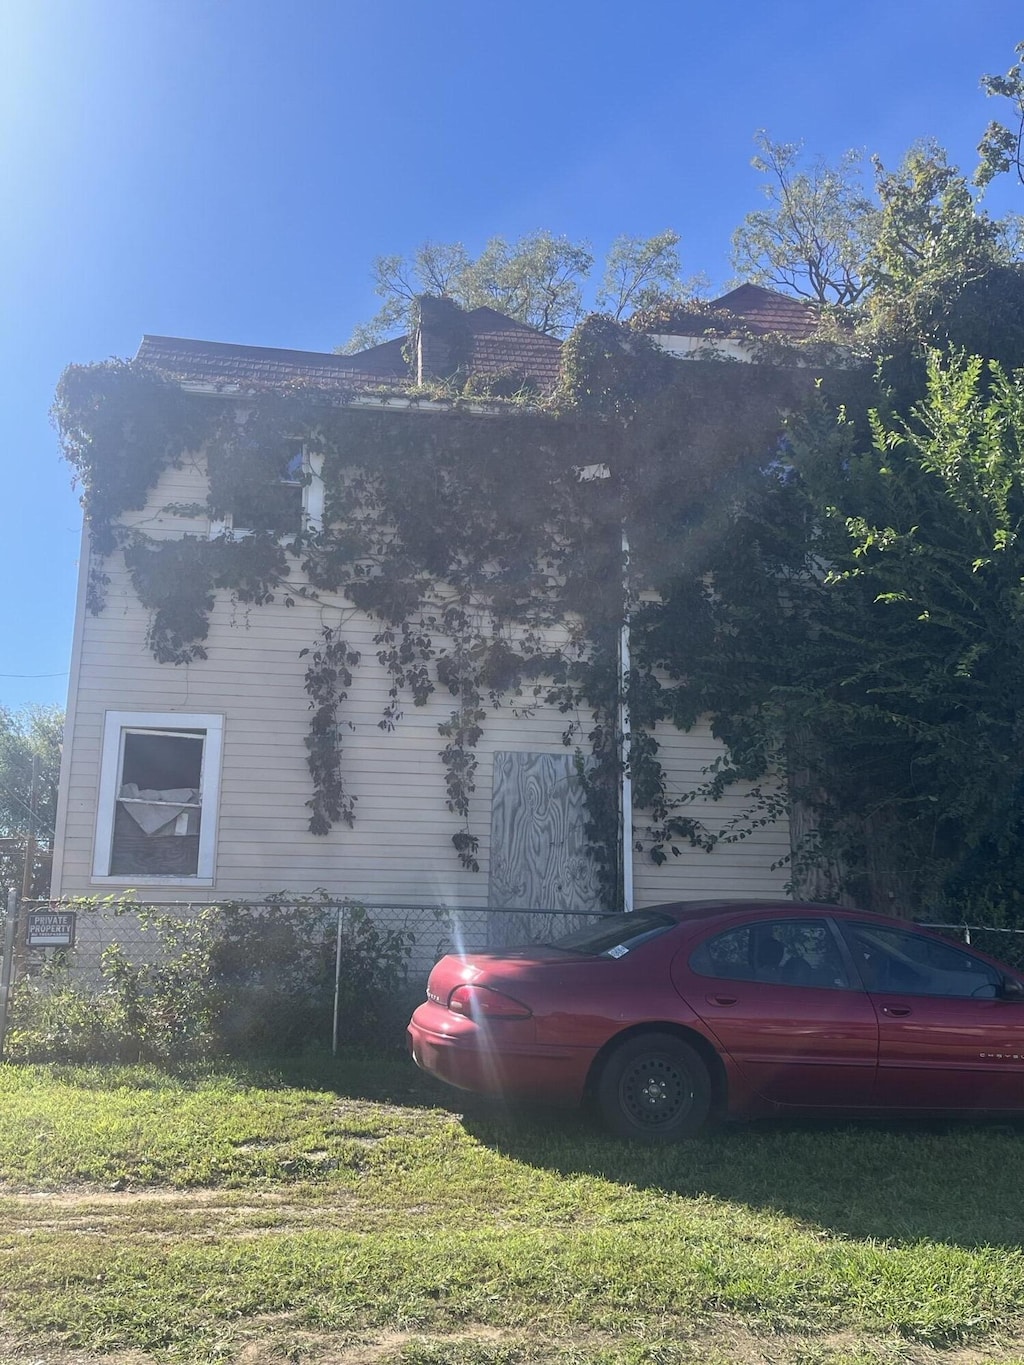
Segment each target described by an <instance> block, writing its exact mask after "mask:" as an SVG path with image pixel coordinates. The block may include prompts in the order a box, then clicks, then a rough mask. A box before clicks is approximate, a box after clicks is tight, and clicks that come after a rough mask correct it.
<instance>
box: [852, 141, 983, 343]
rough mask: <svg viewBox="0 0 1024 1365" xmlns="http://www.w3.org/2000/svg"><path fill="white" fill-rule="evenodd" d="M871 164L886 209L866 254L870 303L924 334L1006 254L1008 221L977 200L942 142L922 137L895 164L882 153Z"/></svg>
mask: <svg viewBox="0 0 1024 1365" xmlns="http://www.w3.org/2000/svg"><path fill="white" fill-rule="evenodd" d="M874 166H875V186H876V191H877V194H878V198H879V201H880V205H881V208H880V211H879V215H878V220H877V231H876V234H875V238H874V242H873V244H872V247H871V251H870V253H869V256H868V260H867V269H868V271H869V273H870V275H871V277H872V279H873V281H874V291H873V295H872V308H873V310H874V312H875V315H876V318H878V319H880V320H882V321H883V322H884V323H885V324H886V325H896V326H903V327H907V328H910V329H911V331H912V332H914V333H915V334H916V335H918V336H919V337H920V338H921V339H926V340H927V339H930V336H929V328H930V327H933V326H934V324H935V322H936V320H937V319H939V318H941V317H942V316H944V315H945V314H947V313H948V312H949V309H950V305H951V304H952V302H953V301H954V300H955V299H956V297H957V296H958V295H959V294H960V293H961V292H962V291H963V290H964V289H966V288H968V287H969V286H970V285H972V284H973V283H975V282H976V281H978V280H981V279H983V278H984V277H985V276H986V275H987V274H988V273H989V271H991V269H992V268H993V266H995V265H997V264H999V263H1000V262H1005V261H1007V260H1008V259H1009V252H1008V251H1007V250H1006V247H1005V245H1004V234H1003V225H1002V224H1000V223H999V222H997V221H995V220H993V219H991V218H990V217H989V216H988V215H987V214H986V213H985V212H984V211H982V210H981V209H980V208H979V207H978V205H977V203H976V202H975V199H974V196H973V195H972V193H971V189H970V186H969V185H968V183H967V181H966V179H965V178H964V177H963V176H962V175H961V174H960V172H959V171H958V170H957V168H956V167H955V166H951V165H950V164H949V160H948V158H947V155H946V153H945V151H944V150H943V149H942V148H941V147H940V146H938V144H937V143H934V142H922V143H918V144H917V145H916V146H914V147H912V148H911V149H910V151H909V152H908V153H907V155H906V156H905V157H904V159H903V161H902V163H901V164H900V166H899V168H898V169H897V170H895V171H891V172H890V171H887V170H886V169H885V167H884V166H883V165H882V163H881V161H879V159H878V158H877V157H876V158H875V159H874Z"/></svg>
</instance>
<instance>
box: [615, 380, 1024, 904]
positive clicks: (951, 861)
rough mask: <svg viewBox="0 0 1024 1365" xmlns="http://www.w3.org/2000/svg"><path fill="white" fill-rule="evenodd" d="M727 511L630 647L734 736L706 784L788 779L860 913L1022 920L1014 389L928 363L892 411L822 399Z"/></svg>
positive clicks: (1019, 538) (674, 692)
mask: <svg viewBox="0 0 1024 1365" xmlns="http://www.w3.org/2000/svg"><path fill="white" fill-rule="evenodd" d="M876 396H877V398H878V401H879V402H880V403H881V402H883V401H884V393H883V391H882V390H880V389H879V390H878V391H877V395H876ZM728 517H729V524H728V525H727V526H725V527H723V528H721V531H720V534H718V535H717V536H715V537H714V538H710V537H708V538H706V540H705V542H704V544H703V546H702V553H701V554H700V555H698V556H694V557H693V558H692V562H691V563H690V564H689V565H687V572H686V573H685V574H681V575H680V577H679V579H678V580H677V582H676V584H675V585H674V586H673V589H672V590H671V591H670V592H669V593H668V594H666V599H665V603H664V605H663V606H660V607H650V608H648V609H647V610H646V614H645V617H644V619H643V634H642V637H641V638H642V640H643V644H642V646H641V645H640V644H638V645H637V650H636V652H637V655H638V657H641V658H642V659H643V660H644V661H645V663H646V665H647V666H649V667H658V668H662V669H667V670H668V672H669V673H670V674H671V675H673V676H674V678H675V681H674V683H673V685H672V686H671V687H670V688H669V690H668V692H667V693H666V703H667V705H668V709H669V712H670V713H671V714H673V715H675V716H676V717H679V718H682V719H683V720H684V721H686V720H689V719H690V718H692V717H695V716H696V715H699V714H701V713H708V714H710V715H711V717H712V721H713V726H714V729H715V731H716V733H717V734H718V735H719V736H720V737H721V738H722V739H723V740H724V741H725V742H726V744H727V746H728V752H729V762H728V765H726V766H725V767H723V768H722V769H721V770H720V771H719V772H718V773H716V774H715V775H714V776H713V778H712V787H713V788H714V787H715V786H717V789H718V790H721V789H722V788H723V787H724V786H726V785H728V783H729V782H730V781H731V780H733V778H739V777H742V778H746V779H753V780H757V779H759V778H761V777H763V776H765V775H767V774H770V773H771V772H773V771H775V772H778V771H784V770H787V769H788V771H789V772H790V773H791V774H792V779H791V780H792V784H793V789H792V796H793V799H794V802H795V803H796V804H797V805H804V806H810V807H813V809H814V811H815V815H816V828H817V835H818V837H819V838H820V839H822V840H823V843H824V849H822V848H820V847H815V846H813V845H811V846H808V847H805V849H804V850H803V852H804V853H805V854H810V855H812V856H813V855H817V854H819V853H821V852H822V851H824V852H825V853H828V854H830V855H833V856H834V857H836V858H838V861H839V863H840V864H841V866H842V867H843V869H844V873H843V886H842V889H843V890H845V891H846V892H847V893H848V894H851V895H853V896H854V897H855V898H856V899H857V900H859V901H860V902H862V903H867V904H869V905H871V906H872V907H873V908H876V909H882V910H885V909H889V908H892V907H895V908H898V909H901V910H903V911H912V910H919V909H923V908H931V909H935V907H936V906H937V905H945V906H957V907H959V908H964V909H971V908H972V907H973V908H975V909H978V908H979V907H987V906H988V905H990V904H992V903H999V904H1000V905H1002V906H1004V907H1008V908H1010V909H1011V910H1012V911H1013V912H1014V913H1015V914H1016V915H1018V916H1021V915H1024V893H1022V891H1021V887H1022V886H1024V592H1022V590H1021V584H1022V582H1024V390H1022V388H1021V385H1020V383H1019V382H1018V381H1017V380H1016V379H1015V378H1011V377H1008V376H1007V375H1006V374H1005V373H1004V372H1003V371H1002V370H1000V369H999V367H994V366H990V365H987V364H986V363H985V362H982V361H981V360H978V359H972V360H963V359H957V358H952V359H950V358H947V359H942V358H941V357H940V356H939V355H938V354H937V353H935V354H932V356H931V357H930V358H929V361H928V377H927V388H926V392H925V394H924V396H923V397H922V398H921V399H920V400H919V401H918V402H916V403H914V404H913V405H911V407H910V408H909V410H908V411H907V412H905V413H904V414H902V415H900V414H895V413H889V414H888V415H884V414H883V413H882V412H881V411H880V410H879V409H875V410H874V412H872V413H871V414H870V416H869V418H868V419H867V420H856V419H855V414H854V413H853V411H852V410H842V409H840V410H839V411H838V413H837V410H836V407H835V405H834V404H830V403H828V402H826V401H824V399H821V400H818V401H817V402H815V403H814V404H812V406H811V407H810V408H809V409H808V410H807V411H806V412H804V413H803V414H802V415H800V416H799V417H797V418H795V419H794V420H793V422H792V423H791V426H790V430H789V438H788V442H787V445H786V447H785V451H784V454H783V455H782V456H781V457H780V458H779V459H777V460H774V461H772V462H771V464H770V465H767V466H765V467H764V468H763V469H761V470H759V471H757V472H756V474H755V475H754V476H753V478H752V481H751V483H750V485H749V486H748V488H747V489H746V493H745V496H744V497H742V499H737V500H736V502H735V503H734V505H733V507H732V509H731V511H730V512H729V514H728ZM684 621H685V622H686V627H685V629H683V628H682V626H683V622H684ZM683 813H684V814H685V808H684V811H683Z"/></svg>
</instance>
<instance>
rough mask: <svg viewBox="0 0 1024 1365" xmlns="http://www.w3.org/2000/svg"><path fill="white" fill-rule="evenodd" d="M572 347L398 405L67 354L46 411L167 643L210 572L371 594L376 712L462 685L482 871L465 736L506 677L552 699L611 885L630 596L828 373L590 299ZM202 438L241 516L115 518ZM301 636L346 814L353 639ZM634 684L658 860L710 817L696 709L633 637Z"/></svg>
mask: <svg viewBox="0 0 1024 1365" xmlns="http://www.w3.org/2000/svg"><path fill="white" fill-rule="evenodd" d="M457 341H458V337H457V336H455V338H454V340H453V341H452V346H453V347H454V348H455V349H457V346H456V342H457ZM563 359H564V366H563V378H562V382H561V385H560V388H559V390H558V392H557V393H556V395H555V396H554V398H553V399H552V400H551V401H550V402H548V403H546V404H544V405H540V404H538V403H537V401H536V399H535V398H532V397H528V395H527V394H526V393H525V391H524V390H523V389H522V387H520V388H519V389H518V390H517V389H515V388H514V386H513V385H512V384H511V382H510V384H509V385H508V386H506V390H505V391H507V392H516V393H517V394H518V397H516V398H512V399H499V398H496V397H495V396H494V392H493V390H492V391H491V393H490V394H489V395H486V396H484V397H480V386H479V385H474V384H473V383H472V381H471V377H469V378H467V377H465V376H463V378H462V380H461V381H460V383H461V384H462V389H463V392H454V391H453V386H452V385H451V384H448V385H446V386H445V387H444V388H443V389H442V390H441V391H435V392H425V393H423V394H416V393H414V394H412V396H411V399H409V400H406V399H404V398H403V402H402V403H401V404H398V403H395V402H394V399H393V396H389V395H386V394H385V395H381V397H380V403H379V405H378V406H372V407H371V406H368V405H367V404H365V403H364V402H361V403H359V404H354V403H352V402H351V401H346V398H345V397H344V396H342V395H339V393H338V392H337V391H336V390H330V391H325V390H318V389H315V388H294V389H287V390H280V389H271V388H267V389H259V388H253V389H251V390H249V391H247V392H245V393H244V394H241V395H239V394H235V395H232V396H230V397H227V396H219V395H209V394H197V393H189V392H187V391H186V390H184V389H183V388H182V387H181V385H180V384H178V383H176V382H174V380H173V378H170V377H167V376H165V375H163V374H162V373H159V372H156V371H154V370H152V369H148V368H146V367H145V366H143V365H140V364H138V363H131V362H121V361H115V362H108V363H105V364H100V365H91V366H71V367H69V369H68V370H67V371H66V372H65V374H64V376H63V377H62V379H61V382H60V386H59V388H58V393H57V399H56V403H55V409H54V415H55V420H56V423H57V426H58V429H59V431H60V434H61V439H62V443H63V449H64V453H65V455H66V457H67V458H68V460H69V461H70V463H71V464H72V466H73V468H74V470H75V473H76V476H77V478H78V480H79V481H80V483H81V485H82V488H83V502H84V505H85V509H86V512H87V515H88V518H89V524H90V528H91V533H92V544H93V551H94V572H93V580H92V584H91V595H90V606H91V609H92V610H94V611H100V610H102V609H103V593H104V587H105V576H104V572H103V562H104V560H105V559H106V558H107V557H108V556H110V555H111V554H113V553H114V552H115V551H121V552H122V553H123V555H124V559H125V563H126V565H127V568H128V572H129V575H130V577H131V582H132V585H133V588H134V590H135V592H136V593H137V594H138V596H139V599H140V600H141V602H142V603H143V604H144V605H145V606H146V607H147V608H148V609H149V612H150V625H149V630H148V637H147V643H148V646H149V648H150V649H151V651H152V653H153V655H154V657H155V658H157V659H158V660H159V661H160V662H162V663H167V664H175V665H183V664H189V663H192V662H194V661H197V660H202V659H204V658H205V657H206V645H205V643H204V642H205V640H206V638H207V632H208V624H209V616H210V612H211V610H212V607H213V605H214V601H215V597H216V594H217V592H218V591H226V592H228V593H230V594H232V595H233V597H234V598H235V599H236V600H237V601H239V602H242V603H245V604H248V605H253V606H259V605H261V604H264V603H267V602H270V601H273V600H275V599H280V600H284V601H285V602H286V603H287V604H289V605H290V604H294V603H295V602H296V601H297V600H298V599H300V598H306V599H314V600H316V599H318V600H320V601H321V602H322V603H336V602H338V601H342V602H347V603H349V604H351V605H352V606H353V607H355V608H358V609H359V610H360V611H362V612H365V613H367V614H368V615H369V616H370V617H371V618H372V619H373V620H374V621H375V622H376V623H377V626H378V629H377V632H376V635H375V637H374V644H375V647H376V651H377V653H376V657H377V659H378V661H379V663H380V664H381V665H382V666H383V668H384V669H385V671H386V673H387V676H388V679H389V688H388V693H387V696H386V699H385V703H384V706H383V708H382V712H381V716H380V720H379V724H380V725H381V727H382V728H383V729H385V730H390V729H393V728H394V727H395V726H397V725H398V724H399V723H400V721H401V717H402V712H403V709H404V707H405V706H406V705H408V704H412V705H414V706H422V705H424V704H425V703H426V702H427V700H428V698H429V697H431V696H432V695H433V694H434V693H435V692H436V691H438V690H440V691H442V692H446V693H447V694H448V695H450V697H451V700H452V707H451V711H450V713H449V715H448V716H447V717H446V718H445V719H444V720H443V721H442V722H441V723H440V725H439V738H440V740H441V741H442V746H441V748H440V750H439V755H440V758H441V760H442V762H443V765H444V771H445V780H446V801H447V805H448V808H449V809H450V810H451V811H452V812H453V813H455V814H456V815H458V816H459V817H460V818H461V821H462V825H461V828H460V829H459V831H458V832H457V833H456V834H455V835H454V836H453V843H454V847H455V850H456V852H457V854H458V856H459V858H460V860H461V861H462V863H463V864H464V865H465V866H466V867H468V868H471V869H473V870H476V869H477V867H478V864H477V859H476V854H477V846H476V839H475V837H474V835H473V834H472V832H471V829H470V820H469V815H470V808H471V800H472V794H473V791H474V788H475V782H476V769H477V760H476V756H475V750H476V746H477V743H478V741H479V739H480V737H481V735H482V733H483V730H484V728H485V726H486V724H487V717H488V714H489V712H490V710H492V709H493V708H495V707H496V706H498V705H500V704H501V703H502V702H503V701H505V700H512V701H514V702H515V704H517V705H521V706H528V705H529V704H531V703H533V702H538V701H544V702H546V703H554V704H556V705H558V706H559V707H560V708H561V710H562V711H563V713H564V714H565V716H566V731H565V740H566V742H567V743H568V744H571V745H576V746H577V747H580V753H581V760H580V767H581V770H583V769H585V772H586V776H585V784H586V789H587V801H588V810H589V826H588V835H589V838H590V840H591V842H592V844H593V846H594V847H595V849H596V850H597V853H598V858H599V861H601V862H603V866H604V871H605V874H606V876H607V878H608V885H609V886H613V885H614V874H615V854H614V849H615V847H616V839H615V834H614V830H615V820H616V793H617V790H618V778H619V769H620V755H619V752H618V744H617V738H616V723H615V711H616V707H617V704H618V700H619V698H618V688H617V671H616V639H617V631H618V627H619V624H620V622H621V621H622V619H623V613H624V611H625V610H626V608H627V605H628V604H632V605H633V607H636V605H637V604H638V603H639V602H640V600H641V597H642V596H643V595H644V594H647V595H648V596H649V595H650V594H651V593H656V592H657V591H658V589H659V588H660V587H661V586H663V585H664V584H666V583H668V582H669V581H674V580H676V579H678V577H679V575H680V572H681V571H682V570H683V569H684V568H685V566H686V563H687V561H688V559H689V558H692V557H693V553H694V547H695V544H696V542H697V540H698V539H699V538H700V537H706V536H708V535H710V534H714V533H715V530H716V528H720V527H724V526H725V524H726V519H727V512H728V509H729V508H730V507H731V506H732V505H733V503H734V501H735V498H736V497H737V495H738V492H739V490H740V488H741V486H742V484H743V481H744V479H745V478H747V477H749V474H750V471H751V470H752V469H757V468H761V467H763V465H764V462H765V460H766V459H769V458H771V455H772V452H773V451H774V449H775V445H776V442H777V439H778V433H779V430H780V421H781V419H780V412H781V411H783V410H784V409H785V408H787V407H792V406H794V405H796V404H798V403H800V402H802V401H803V399H804V397H805V396H806V394H807V392H808V391H809V388H810V387H811V385H812V384H813V382H814V378H815V372H814V371H813V370H812V369H810V368H808V367H807V366H806V364H804V365H798V364H795V363H793V361H792V357H790V364H789V366H788V368H787V367H785V366H783V367H780V366H779V365H778V364H777V363H773V364H772V365H725V364H722V363H721V362H720V361H717V360H716V361H715V362H714V363H711V362H710V361H702V360H699V359H698V360H695V361H692V362H690V363H688V364H685V365H682V364H680V363H679V362H678V361H677V360H674V359H672V358H670V357H668V356H666V355H665V354H664V353H663V352H661V351H659V350H658V349H657V348H656V347H655V346H654V345H653V344H652V343H650V342H649V341H648V340H647V339H646V337H644V336H643V335H642V334H641V333H640V332H638V331H633V330H630V329H628V328H625V327H623V326H621V325H619V324H616V323H614V322H612V321H611V320H610V319H607V318H600V317H598V318H593V319H590V320H589V321H588V322H587V323H585V324H584V325H583V326H582V327H580V328H579V329H577V331H576V332H575V333H574V334H573V336H572V337H571V338H570V339H569V340H568V341H567V343H566V345H565V347H564V357H563ZM467 395H469V396H467ZM297 440H301V442H302V443H303V445H304V447H305V449H306V451H307V452H308V453H309V455H310V456H312V457H314V458H315V460H316V462H317V465H318V467H320V468H321V469H322V477H323V480H324V486H325V498H326V508H325V516H324V520H323V526H322V528H320V529H317V530H308V529H302V528H298V529H296V527H294V526H292V525H291V524H290V523H289V522H288V516H289V511H288V509H289V507H290V506H294V502H293V501H292V502H289V499H293V493H294V490H291V491H288V492H285V491H284V485H283V484H282V472H283V465H282V462H283V460H284V459H285V452H287V451H288V449H289V448H290V445H291V447H294V443H295V442H296V441H297ZM190 459H196V460H200V459H201V460H203V461H204V463H205V468H206V470H207V473H208V487H209V493H208V498H207V502H206V505H205V507H204V508H203V509H202V511H204V512H205V513H206V515H207V516H208V517H209V518H210V519H211V520H217V519H223V518H224V517H226V516H227V515H229V514H230V515H232V516H233V517H234V519H235V524H236V525H244V526H245V527H246V529H247V532H249V533H248V534H246V535H244V536H241V535H239V536H233V535H232V534H230V533H227V534H224V535H222V536H220V537H217V538H215V539H212V540H210V539H203V538H201V537H198V536H195V535H181V536H175V537H171V538H165V539H158V538H154V537H151V536H149V535H147V534H145V533H144V532H143V531H142V530H140V529H138V528H132V527H128V526H126V525H124V524H122V521H121V518H122V517H123V515H124V513H126V512H129V511H131V510H133V509H139V508H142V507H143V506H145V504H146V502H147V499H148V498H149V497H150V495H151V493H152V490H153V488H154V487H155V485H156V483H157V480H158V479H159V477H160V475H161V473H162V472H163V470H164V469H166V468H168V467H172V466H181V465H182V464H183V463H184V462H185V461H187V460H190ZM581 471H582V472H583V476H582V477H581ZM307 477H308V474H307ZM163 510H164V511H165V512H168V513H170V514H172V515H173V513H174V512H175V511H178V512H179V514H180V515H182V516H187V515H195V512H196V509H195V508H191V507H186V508H182V509H174V508H173V507H168V508H164V509H163ZM240 518H241V519H240ZM624 526H626V527H628V528H630V533H631V534H630V541H631V556H630V562H629V566H628V570H627V569H626V566H625V565H624V562H623V554H622V530H623V527H624ZM284 531H287V532H288V534H285V535H283V534H282V532H284ZM302 653H303V656H304V657H305V658H307V660H308V663H307V669H306V675H305V686H306V691H307V694H308V697H309V703H310V726H309V733H308V736H307V739H306V745H307V750H308V752H307V762H308V766H309V771H310V774H311V778H312V787H313V794H312V797H311V798H310V800H309V802H308V803H307V804H308V805H309V808H310V820H309V827H310V829H311V831H312V832H313V833H315V834H319V835H324V834H327V833H328V832H329V831H330V829H331V828H332V826H333V825H335V824H336V823H337V822H339V821H342V822H344V823H346V824H349V825H351V824H352V823H353V821H354V820H355V818H356V814H355V798H354V796H353V795H352V794H351V793H350V792H349V791H348V790H347V788H346V785H345V776H344V763H343V730H344V702H345V700H346V698H347V695H348V690H349V688H350V686H351V684H352V679H353V674H354V670H356V669H358V667H359V665H360V654H359V652H358V651H356V650H355V649H353V648H352V647H351V645H350V644H349V643H348V642H347V641H346V639H345V638H344V634H343V630H342V628H341V627H340V626H336V625H330V626H326V627H323V628H322V630H321V631H320V632H319V633H318V634H317V636H316V637H315V638H313V639H311V640H310V642H309V645H308V647H307V648H306V649H304V650H303V651H302ZM630 692H631V696H630V701H631V703H632V707H633V715H634V727H635V733H634V740H633V751H632V755H631V766H632V768H633V773H634V783H635V790H636V792H637V796H638V804H640V805H642V806H644V807H646V808H647V809H648V810H649V811H650V812H651V817H652V822H653V823H652V827H651V844H652V855H653V856H654V857H655V858H656V859H660V858H664V857H665V856H667V853H666V850H667V849H670V848H671V847H672V841H673V839H677V838H682V837H686V838H690V839H691V841H693V842H698V841H699V838H700V832H699V827H698V825H697V824H696V822H694V821H692V820H688V819H687V818H686V817H685V815H684V816H680V815H679V814H678V812H677V811H676V810H675V805H674V801H673V798H672V796H671V794H670V793H669V792H668V790H667V788H666V782H665V776H664V773H663V771H662V769H661V766H660V763H659V760H658V749H657V744H656V742H655V740H654V738H653V729H654V726H655V725H656V724H657V722H658V721H660V720H664V719H666V718H672V719H675V720H676V721H677V722H680V723H682V722H684V721H686V720H687V719H689V718H688V717H681V716H680V715H678V714H675V715H673V711H672V707H673V696H674V694H672V693H670V692H666V690H665V689H664V688H663V687H662V685H661V682H660V681H659V674H658V667H657V660H656V658H654V657H653V656H650V657H646V656H645V655H644V653H643V651H641V652H640V654H639V656H638V663H637V666H636V667H635V668H634V670H633V675H632V677H631V681H630ZM583 713H589V714H590V716H591V723H590V724H589V726H588V725H586V724H585V722H583V721H582V720H581V719H580V716H581V714H583ZM691 723H692V722H691ZM584 741H585V742H586V743H587V745H588V746H589V753H588V754H583V751H582V747H581V746H582V745H583V743H584ZM584 760H586V761H584Z"/></svg>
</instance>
